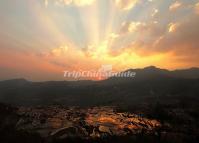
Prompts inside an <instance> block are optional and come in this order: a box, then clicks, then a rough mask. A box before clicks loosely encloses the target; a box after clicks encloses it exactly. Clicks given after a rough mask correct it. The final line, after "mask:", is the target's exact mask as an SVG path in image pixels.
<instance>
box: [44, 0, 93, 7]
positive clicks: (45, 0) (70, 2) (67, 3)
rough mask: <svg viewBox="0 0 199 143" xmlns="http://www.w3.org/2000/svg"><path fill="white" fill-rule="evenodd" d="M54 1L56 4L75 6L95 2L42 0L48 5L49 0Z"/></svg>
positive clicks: (89, 0) (86, 0)
mask: <svg viewBox="0 0 199 143" xmlns="http://www.w3.org/2000/svg"><path fill="white" fill-rule="evenodd" d="M50 1H51V2H54V3H55V4H56V5H75V6H80V7H81V6H88V5H91V4H93V3H94V2H95V0H44V2H45V5H46V6H48V4H49V2H50Z"/></svg>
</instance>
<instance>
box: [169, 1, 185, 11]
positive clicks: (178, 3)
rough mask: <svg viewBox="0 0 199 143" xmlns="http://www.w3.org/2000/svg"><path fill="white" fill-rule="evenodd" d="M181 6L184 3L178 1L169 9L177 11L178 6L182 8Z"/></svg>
mask: <svg viewBox="0 0 199 143" xmlns="http://www.w3.org/2000/svg"><path fill="white" fill-rule="evenodd" d="M181 6H182V3H181V2H179V1H176V2H175V3H173V4H171V5H170V7H169V10H170V11H175V10H177V9H178V8H180V7H181Z"/></svg>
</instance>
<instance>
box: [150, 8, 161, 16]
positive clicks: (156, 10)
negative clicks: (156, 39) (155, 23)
mask: <svg viewBox="0 0 199 143" xmlns="http://www.w3.org/2000/svg"><path fill="white" fill-rule="evenodd" d="M158 12H159V10H158V9H153V12H152V14H151V16H152V17H155V16H156V15H157V14H158Z"/></svg>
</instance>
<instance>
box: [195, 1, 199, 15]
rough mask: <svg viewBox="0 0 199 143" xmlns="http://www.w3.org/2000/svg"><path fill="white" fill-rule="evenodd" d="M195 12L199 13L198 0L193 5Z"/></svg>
mask: <svg viewBox="0 0 199 143" xmlns="http://www.w3.org/2000/svg"><path fill="white" fill-rule="evenodd" d="M195 12H196V14H198V15H199V2H198V3H196V5H195Z"/></svg>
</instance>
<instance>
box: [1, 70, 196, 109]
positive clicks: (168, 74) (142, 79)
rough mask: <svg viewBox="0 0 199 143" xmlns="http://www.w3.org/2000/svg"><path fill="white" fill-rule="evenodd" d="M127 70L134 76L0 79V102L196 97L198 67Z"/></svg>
mask: <svg viewBox="0 0 199 143" xmlns="http://www.w3.org/2000/svg"><path fill="white" fill-rule="evenodd" d="M127 71H132V72H136V76H135V77H134V78H119V77H111V78H109V79H107V80H103V81H49V82H30V81H27V80H25V79H14V80H6V81H0V102H5V103H10V104H16V105H51V104H64V105H68V106H71V105H73V106H75V105H78V106H94V105H131V104H137V103H144V102H156V101H159V100H160V101H161V102H163V101H165V102H167V100H165V99H164V100H161V99H162V98H167V99H168V100H171V102H173V101H174V100H173V99H174V98H176V97H179V98H178V99H182V98H184V97H190V98H193V99H197V98H198V94H199V69H198V68H191V69H187V70H175V71H169V70H165V69H159V68H156V67H154V66H150V67H146V68H144V69H130V70H127ZM127 71H124V72H127ZM169 102H170V101H169Z"/></svg>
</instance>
